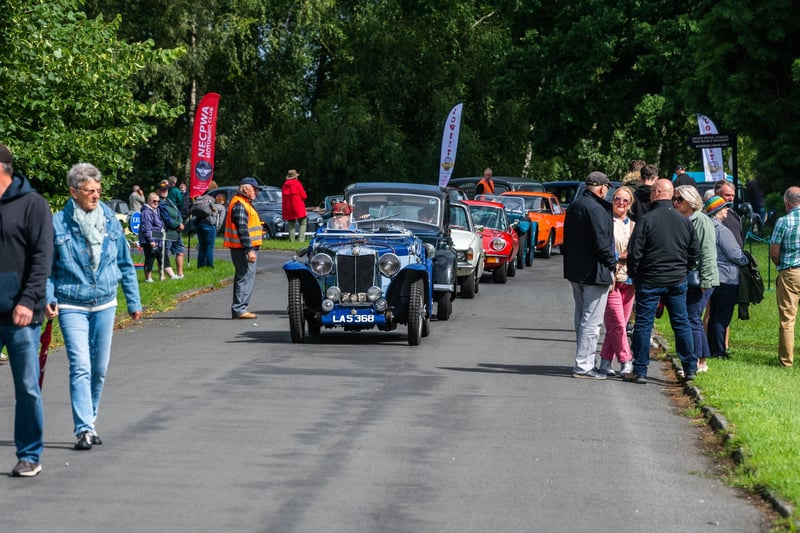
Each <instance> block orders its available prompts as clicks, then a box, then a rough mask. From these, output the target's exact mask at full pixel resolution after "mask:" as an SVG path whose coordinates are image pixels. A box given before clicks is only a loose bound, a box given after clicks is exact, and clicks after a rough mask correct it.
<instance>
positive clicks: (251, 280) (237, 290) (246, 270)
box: [231, 248, 258, 316]
mask: <svg viewBox="0 0 800 533" xmlns="http://www.w3.org/2000/svg"><path fill="white" fill-rule="evenodd" d="M257 253H258V252H256V254H257ZM231 262H232V263H233V268H234V269H235V273H234V275H233V303H232V304H231V314H232V315H235V316H239V315H241V314H242V313H246V312H247V306H249V305H250V296H252V295H253V286H254V285H255V283H256V262H255V261H253V262H252V263H251V262H249V261H248V260H247V252H246V251H244V249H242V248H231Z"/></svg>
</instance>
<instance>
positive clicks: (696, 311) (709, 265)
mask: <svg viewBox="0 0 800 533" xmlns="http://www.w3.org/2000/svg"><path fill="white" fill-rule="evenodd" d="M672 204H673V205H674V206H675V210H676V211H678V212H679V213H680V214H682V215H683V216H685V217H688V218H689V220H691V221H692V227H694V233H695V235H696V236H697V243H698V244H699V245H700V257H699V259H698V261H697V268H696V269H694V270H695V272H696V273H697V276H696V280H695V281H696V283H694V282H693V281H692V279H691V278H693V277H694V276H691V275H690V276H689V279H690V283H688V288H687V290H686V311H687V313H688V314H689V323H690V324H691V326H692V334H693V338H694V354H695V356H696V357H697V371H698V372H706V371H707V370H708V364H707V363H706V358H707V357H709V355H710V352H709V348H708V336H707V335H706V328H705V326H704V325H703V310H704V309H705V308H706V305H707V304H708V300H709V298H711V294H712V293H713V292H714V287H716V286H718V285H719V270H718V269H717V236H716V232H715V230H714V223H713V222H712V221H711V218H709V217H708V216H706V214H705V213H703V200H702V199H701V198H700V193H699V192H698V191H697V189H696V188H695V187H692V186H691V185H681V186H679V187H677V188H676V189H675V194H674V195H673V197H672Z"/></svg>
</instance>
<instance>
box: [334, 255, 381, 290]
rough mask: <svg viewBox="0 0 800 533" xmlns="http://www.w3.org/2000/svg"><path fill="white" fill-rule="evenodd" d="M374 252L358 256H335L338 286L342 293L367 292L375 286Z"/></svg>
mask: <svg viewBox="0 0 800 533" xmlns="http://www.w3.org/2000/svg"><path fill="white" fill-rule="evenodd" d="M376 257H377V255H376V254H375V253H374V252H371V253H367V254H363V255H362V254H359V255H342V254H337V256H336V272H337V277H338V285H339V288H340V289H341V290H342V292H343V293H345V292H350V293H359V292H367V289H369V288H370V287H372V286H373V285H375V260H376Z"/></svg>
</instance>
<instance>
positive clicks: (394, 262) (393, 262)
mask: <svg viewBox="0 0 800 533" xmlns="http://www.w3.org/2000/svg"><path fill="white" fill-rule="evenodd" d="M378 268H379V269H380V271H381V273H382V274H383V275H384V276H389V277H392V276H394V275H395V274H397V271H398V270H400V259H399V258H398V257H397V256H396V255H394V254H385V255H383V256H381V258H380V260H379V261H378Z"/></svg>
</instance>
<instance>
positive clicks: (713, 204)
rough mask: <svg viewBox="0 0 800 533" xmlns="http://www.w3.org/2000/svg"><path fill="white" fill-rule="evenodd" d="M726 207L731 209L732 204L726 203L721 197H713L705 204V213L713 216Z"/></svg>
mask: <svg viewBox="0 0 800 533" xmlns="http://www.w3.org/2000/svg"><path fill="white" fill-rule="evenodd" d="M726 207H731V203H730V202H726V201H725V199H724V198H722V197H721V196H712V197H711V198H709V199H708V200H706V203H705V204H703V211H704V212H705V214H706V215H709V216H711V215H714V214H716V213H717V212H719V211H720V210H721V209H724V208H726Z"/></svg>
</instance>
